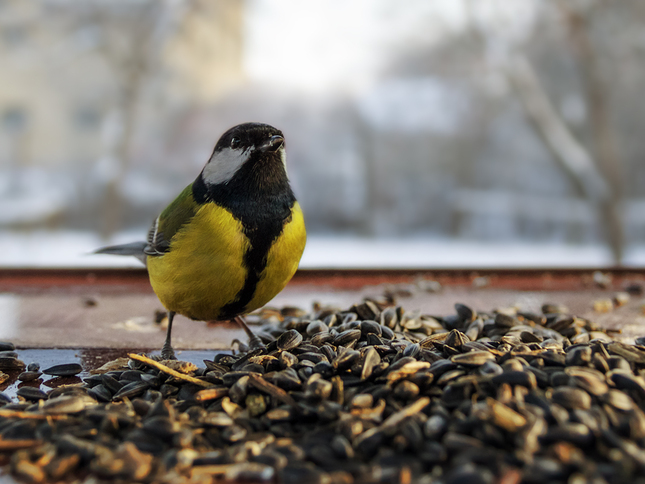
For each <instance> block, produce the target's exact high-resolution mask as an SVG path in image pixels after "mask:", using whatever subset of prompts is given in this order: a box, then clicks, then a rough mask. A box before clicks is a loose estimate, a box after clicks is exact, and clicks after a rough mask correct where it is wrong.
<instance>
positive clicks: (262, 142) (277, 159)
mask: <svg viewBox="0 0 645 484" xmlns="http://www.w3.org/2000/svg"><path fill="white" fill-rule="evenodd" d="M285 163H286V153H285V147H284V136H283V134H282V131H280V130H279V129H276V128H274V127H273V126H270V125H268V124H262V123H244V124H239V125H237V126H234V127H232V128H231V129H229V130H228V131H226V132H225V133H224V134H223V135H222V136H221V137H220V139H219V141H218V142H217V144H216V145H215V148H214V149H213V154H212V155H211V157H210V159H209V160H208V163H206V166H205V167H204V169H203V170H202V173H201V174H200V177H201V179H202V181H203V182H204V184H206V185H207V186H213V185H221V184H225V185H228V184H229V183H231V182H233V181H234V180H235V179H236V178H244V177H254V178H260V179H262V178H266V179H267V180H270V179H272V178H275V177H278V178H280V176H281V175H282V176H283V177H284V178H285V179H286V166H285Z"/></svg>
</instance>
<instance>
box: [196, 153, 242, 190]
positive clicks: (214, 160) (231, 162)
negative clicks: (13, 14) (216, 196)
mask: <svg viewBox="0 0 645 484" xmlns="http://www.w3.org/2000/svg"><path fill="white" fill-rule="evenodd" d="M250 155H251V150H250V149H239V150H234V149H232V148H224V149H223V150H222V151H218V152H217V153H214V154H213V156H212V157H211V159H210V160H208V163H206V166H205V167H204V171H203V177H204V182H205V183H206V184H207V185H218V184H221V183H228V182H229V181H230V180H231V178H233V176H234V175H235V173H236V172H237V170H239V169H240V167H241V166H242V165H243V164H244V163H245V162H246V161H247V160H248V159H249V156H250Z"/></svg>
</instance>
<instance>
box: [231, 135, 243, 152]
mask: <svg viewBox="0 0 645 484" xmlns="http://www.w3.org/2000/svg"><path fill="white" fill-rule="evenodd" d="M241 142H242V140H240V138H233V139H232V140H231V148H233V149H235V148H239V146H240V143H241Z"/></svg>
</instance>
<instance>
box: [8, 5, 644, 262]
mask: <svg viewBox="0 0 645 484" xmlns="http://www.w3.org/2000/svg"><path fill="white" fill-rule="evenodd" d="M644 23H645V4H643V3H642V2H639V1H638V0H623V1H620V2H616V1H606V0H548V1H543V0H514V1H512V2H508V1H504V0H434V1H432V2H427V1H425V0H410V1H408V2H405V4H404V6H403V5H402V4H401V3H400V2H395V1H394V0H351V1H347V0H327V1H322V0H317V1H312V2H301V1H298V0H284V1H273V0H246V1H238V0H87V1H85V2H74V1H70V0H39V1H35V2H23V1H20V0H4V1H2V2H0V73H1V75H0V231H1V233H0V248H1V249H2V250H0V253H2V254H3V256H1V257H0V265H21V264H27V265H31V262H32V261H35V263H39V262H38V261H41V263H43V264H48V265H51V264H56V262H57V261H58V262H60V263H61V264H63V265H64V264H65V263H66V261H67V260H68V259H66V258H65V257H66V256H65V255H64V254H69V253H70V251H71V252H73V253H81V252H83V251H85V250H90V249H91V248H92V247H93V246H95V245H97V244H102V243H106V242H108V241H116V240H118V241H123V240H129V239H132V237H137V236H138V237H143V236H144V235H145V232H146V230H147V228H148V226H149V224H150V223H151V221H152V220H153V219H154V217H155V216H156V215H157V214H158V212H159V211H160V210H161V209H162V208H163V207H164V206H165V205H166V204H167V203H168V202H169V201H170V200H171V199H172V198H174V196H175V195H176V194H177V193H178V192H179V191H180V190H181V189H182V188H183V187H184V186H186V185H187V184H188V183H190V182H191V181H192V180H193V179H194V178H195V176H196V174H197V173H198V172H199V170H200V169H201V167H202V166H203V164H204V163H205V162H206V160H207V159H208V156H209V155H210V151H211V150H212V147H213V145H214V143H215V142H216V140H217V138H218V137H219V135H220V134H221V133H222V132H223V131H224V130H225V129H227V128H228V127H230V126H232V125H234V124H236V123H239V122H244V121H250V120H254V121H260V122H266V123H270V124H273V125H275V126H277V127H279V128H280V129H282V130H283V131H284V132H285V135H286V139H287V147H288V153H289V175H290V178H291V180H292V183H293V185H294V188H295V191H296V194H297V196H298V198H299V199H300V201H301V205H302V206H303V209H304V211H305V214H306V219H307V224H308V229H309V233H310V236H311V241H312V244H313V247H314V248H317V251H316V257H317V258H318V260H317V261H315V262H314V263H315V264H316V265H325V262H324V261H325V257H326V256H327V255H329V254H326V252H325V250H335V249H334V247H335V248H337V249H338V250H342V249H343V248H345V249H347V250H351V249H348V247H349V246H348V245H347V244H346V243H338V241H345V242H346V241H347V240H356V241H358V242H357V245H355V246H354V248H356V247H367V245H369V244H370V243H372V242H374V241H376V243H378V241H379V240H380V241H383V240H387V241H389V242H388V244H386V245H383V246H382V247H384V252H382V253H381V257H387V256H388V254H391V250H392V248H394V249H395V250H396V248H397V247H401V248H403V249H401V250H402V251H405V249H404V247H405V243H406V241H408V242H409V241H410V240H414V241H415V243H418V242H419V241H428V243H429V244H430V245H427V246H423V245H421V246H419V245H417V246H415V247H417V249H415V250H418V251H421V252H423V251H425V256H428V253H429V252H432V257H434V259H433V258H428V257H426V259H423V257H421V255H419V254H417V253H415V252H413V253H411V260H410V264H412V265H414V257H417V256H418V257H421V259H417V260H426V261H430V262H427V264H432V261H433V260H436V261H439V262H441V261H444V262H445V261H447V262H446V263H447V264H450V261H453V262H455V263H457V265H459V264H458V262H459V260H460V257H461V256H460V253H459V251H456V252H455V251H454V248H455V247H460V245H459V244H466V245H462V246H463V247H468V250H469V251H472V250H475V251H476V250H479V249H477V248H478V247H480V248H481V250H482V251H483V252H482V253H484V254H485V253H486V250H489V251H491V250H492V251H493V252H491V253H494V251H495V247H497V248H501V252H498V256H499V257H504V254H506V255H508V251H507V248H508V247H509V244H510V245H512V246H513V247H515V248H518V247H520V248H521V247H526V248H527V250H526V251H524V252H521V254H523V255H521V256H519V257H516V258H513V259H512V260H513V261H514V262H513V263H514V264H523V265H536V264H538V265H539V264H540V260H541V259H540V258H541V257H542V255H543V254H544V253H545V252H544V251H545V250H546V249H545V248H549V250H550V249H552V248H553V247H564V248H568V250H569V252H563V258H562V259H561V260H560V262H559V263H560V264H561V265H567V264H568V262H567V261H569V263H571V264H575V263H576V262H575V261H574V260H573V259H567V257H568V256H567V254H581V253H585V252H584V251H585V250H587V249H589V248H591V249H593V250H591V252H589V254H591V255H589V257H588V258H587V259H584V261H582V262H580V263H585V264H588V265H593V264H610V263H614V262H618V261H620V262H623V263H627V264H642V263H643V262H645V163H644V162H643V161H642V157H643V155H644V154H645V136H643V134H642V131H643V130H644V129H645V128H644V127H645V109H643V102H642V101H641V99H642V93H641V91H642V86H643V85H645V62H643V61H644V60H645V36H644V35H643V32H644V31H645V30H644V29H643V26H644ZM317 241H318V242H317ZM316 244H317V245H316ZM334 244H336V245H334ZM350 245H351V244H350ZM419 247H425V248H419ZM473 248H475V249H473ZM518 250H519V249H518ZM442 251H443V252H442ZM367 252H369V251H367ZM377 252H378V251H377ZM450 254H452V255H450ZM463 255H464V256H466V254H463ZM312 257H313V256H312ZM451 257H452V258H451ZM332 259H333V258H332ZM330 260H331V259H330ZM335 260H342V259H335ZM347 260H351V257H350V258H348V259H347ZM379 260H380V259H379V258H378V256H376V257H375V258H374V259H373V261H372V262H371V263H373V264H377V265H378V264H380V262H379ZM463 260H464V261H468V260H471V259H468V257H465V258H464V259H463ZM499 260H501V259H499V258H498V259H494V260H493V259H491V262H490V264H492V265H495V264H499ZM549 260H551V259H549ZM496 261H497V262H496ZM101 262H102V263H106V262H107V259H105V258H104V259H101ZM70 263H71V262H70ZM485 263H486V261H485V260H484V261H483V262H482V264H484V265H485ZM544 263H547V264H548V263H550V262H548V261H547V262H544Z"/></svg>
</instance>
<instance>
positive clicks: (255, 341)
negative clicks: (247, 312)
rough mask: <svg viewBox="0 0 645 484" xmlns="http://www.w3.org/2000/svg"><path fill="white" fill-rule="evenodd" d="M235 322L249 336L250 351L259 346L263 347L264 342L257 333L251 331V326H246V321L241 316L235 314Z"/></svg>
mask: <svg viewBox="0 0 645 484" xmlns="http://www.w3.org/2000/svg"><path fill="white" fill-rule="evenodd" d="M235 322H236V323H237V324H239V325H240V327H241V328H242V329H243V330H244V332H245V333H246V335H247V336H248V337H249V348H250V349H251V351H252V350H257V349H259V348H264V343H263V342H262V340H261V339H260V338H259V337H258V336H257V335H255V334H254V333H253V331H251V328H249V327H248V325H247V324H246V321H244V318H243V317H242V316H236V317H235Z"/></svg>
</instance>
